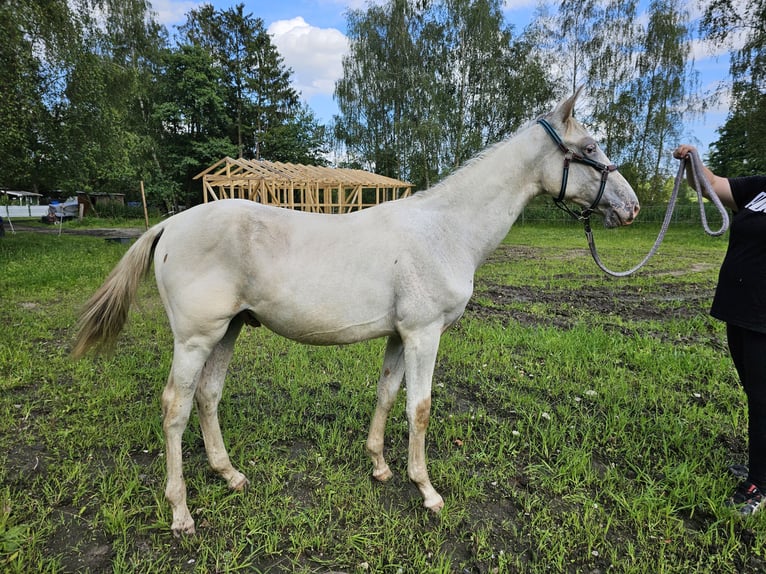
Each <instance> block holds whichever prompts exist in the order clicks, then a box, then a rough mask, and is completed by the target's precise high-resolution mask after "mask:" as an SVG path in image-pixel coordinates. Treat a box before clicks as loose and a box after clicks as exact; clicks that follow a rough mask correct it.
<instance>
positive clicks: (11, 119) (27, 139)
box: [0, 0, 80, 190]
mask: <svg viewBox="0 0 766 574" xmlns="http://www.w3.org/2000/svg"><path fill="white" fill-rule="evenodd" d="M0 32H1V33H2V37H3V41H2V42H0V125H2V129H0V186H3V187H7V188H21V189H34V190H45V189H46V188H49V187H50V186H51V185H53V184H54V182H55V170H53V169H51V168H50V158H51V157H52V155H53V154H54V153H55V151H56V148H55V144H54V142H53V137H54V134H55V126H54V123H53V118H52V115H51V111H50V107H51V106H52V105H53V104H54V103H55V102H57V101H60V100H61V98H62V97H63V96H62V92H63V84H62V82H61V80H60V78H61V73H60V71H61V69H62V68H65V67H66V66H67V65H68V63H69V62H71V60H72V55H73V53H74V52H75V51H76V49H75V46H76V45H77V43H78V42H79V38H80V36H79V33H78V31H77V27H76V26H75V25H74V16H73V14H72V12H71V10H70V6H69V4H68V3H67V2H66V1H65V0H50V1H46V2H42V1H40V2H38V1H35V2H31V1H24V0H8V1H7V2H4V3H2V4H0Z"/></svg>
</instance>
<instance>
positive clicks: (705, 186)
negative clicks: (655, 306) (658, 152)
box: [585, 150, 729, 277]
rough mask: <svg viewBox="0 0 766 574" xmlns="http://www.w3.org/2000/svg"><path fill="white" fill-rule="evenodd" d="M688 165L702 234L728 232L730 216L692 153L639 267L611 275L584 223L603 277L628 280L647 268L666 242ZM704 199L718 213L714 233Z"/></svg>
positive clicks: (681, 169)
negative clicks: (717, 224) (698, 210)
mask: <svg viewBox="0 0 766 574" xmlns="http://www.w3.org/2000/svg"><path fill="white" fill-rule="evenodd" d="M687 161H689V162H690V165H691V170H692V178H693V179H694V190H695V191H696V192H697V200H698V203H699V208H700V218H701V219H702V227H703V228H704V229H705V233H707V234H708V235H712V236H714V237H715V236H718V235H723V234H724V233H726V230H727V229H729V213H728V212H727V211H726V208H725V207H724V206H723V204H722V203H721V200H720V199H719V198H718V196H717V195H716V194H715V192H714V191H713V189H712V188H711V187H710V182H709V181H708V180H707V178H706V177H705V173H704V172H703V170H702V160H701V159H700V157H699V154H698V153H697V150H692V151H691V152H689V154H688V155H687V156H686V157H685V158H681V165H680V166H679V167H678V174H676V181H675V184H674V185H673V192H672V193H671V194H670V199H669V200H668V209H667V211H666V212H665V219H664V220H663V221H662V226H661V227H660V233H659V235H657V239H656V241H655V242H654V245H652V248H651V249H650V250H649V253H648V254H647V256H646V257H644V259H643V260H642V261H641V262H640V263H639V264H638V265H636V266H635V267H633V268H632V269H628V270H627V271H612V270H610V269H608V268H607V267H606V266H605V265H604V264H603V263H602V262H601V259H600V258H599V256H598V253H597V252H596V242H595V241H594V239H593V232H592V231H591V228H590V225H589V224H587V223H586V225H585V236H586V237H587V238H588V247H589V248H590V254H591V255H592V256H593V261H595V262H596V265H598V267H599V269H601V270H602V271H603V272H604V273H606V274H607V275H611V276H612V277H627V276H628V275H632V274H633V273H635V272H636V271H638V270H639V269H641V267H643V266H644V265H646V262H647V261H649V259H650V258H651V257H652V255H654V254H655V253H656V252H657V250H658V249H659V248H660V244H661V243H662V240H663V239H664V238H665V233H666V232H667V230H668V227H669V226H670V220H671V218H672V217H673V210H674V209H675V206H676V200H677V199H678V192H679V190H680V189H681V182H682V181H683V180H684V174H685V172H686V162H687ZM703 195H704V196H707V197H708V198H709V199H710V201H712V202H713V205H715V207H716V209H718V213H720V214H721V219H722V223H721V228H720V229H718V230H717V231H713V230H711V229H710V226H709V225H708V222H707V215H706V214H705V204H704V202H703V201H702V198H703Z"/></svg>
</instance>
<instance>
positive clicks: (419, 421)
mask: <svg viewBox="0 0 766 574" xmlns="http://www.w3.org/2000/svg"><path fill="white" fill-rule="evenodd" d="M440 336H441V329H429V330H428V331H421V332H418V333H416V334H415V335H412V336H409V337H407V338H406V339H405V340H404V362H405V373H406V374H405V376H406V378H407V420H408V422H409V426H410V442H409V455H408V459H407V472H408V474H409V477H410V480H411V481H412V482H414V483H415V485H416V486H417V487H418V490H420V494H421V495H422V496H423V505H424V506H425V507H426V508H429V509H430V510H432V511H434V512H439V511H440V510H441V509H442V507H443V506H444V499H442V497H441V495H440V494H439V493H438V492H436V490H435V489H434V487H433V486H432V485H431V480H430V479H429V477H428V469H427V468H426V445H425V442H426V429H427V428H428V420H429V418H430V416H431V381H432V378H433V373H434V365H435V364H436V353H437V351H438V349H439V338H440Z"/></svg>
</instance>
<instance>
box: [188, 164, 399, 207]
mask: <svg viewBox="0 0 766 574" xmlns="http://www.w3.org/2000/svg"><path fill="white" fill-rule="evenodd" d="M194 179H202V189H203V195H204V201H205V203H207V202H208V201H212V200H216V199H225V198H240V199H249V200H251V201H257V202H259V203H265V204H267V205H277V206H280V207H287V208H290V209H300V210H303V211H312V212H316V213H348V212H350V211H356V210H359V209H364V208H365V207H371V206H373V205H378V204H379V203H383V202H384V201H391V200H394V199H400V198H402V197H407V196H408V195H410V194H411V193H412V184H410V183H407V182H404V181H399V180H397V179H392V178H390V177H384V176H382V175H377V174H374V173H370V172H367V171H362V170H359V169H340V168H329V167H318V166H311V165H298V164H292V163H280V162H272V161H264V160H246V159H232V158H230V157H225V158H223V159H222V160H221V161H219V162H217V163H215V164H214V165H212V166H210V167H209V168H208V169H206V170H205V171H203V172H202V173H200V174H198V175H197V176H195V178H194Z"/></svg>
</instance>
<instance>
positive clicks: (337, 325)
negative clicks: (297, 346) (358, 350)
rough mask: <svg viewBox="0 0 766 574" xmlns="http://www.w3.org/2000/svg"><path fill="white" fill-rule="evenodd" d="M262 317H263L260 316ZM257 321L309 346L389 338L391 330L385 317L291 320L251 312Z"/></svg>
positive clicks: (387, 318)
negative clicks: (340, 319)
mask: <svg viewBox="0 0 766 574" xmlns="http://www.w3.org/2000/svg"><path fill="white" fill-rule="evenodd" d="M264 315H265V316H264ZM255 316H256V317H257V318H258V321H259V322H260V323H261V324H262V325H264V326H265V327H266V328H268V329H270V330H271V331H274V332H275V333H277V334H278V335H282V336H283V337H287V338H288V339H292V340H294V341H298V342H301V343H307V344H310V345H345V344H348V343H356V342H359V341H366V340H368V339H376V338H378V337H385V336H388V335H392V334H393V333H394V332H395V330H394V328H393V324H392V322H391V320H390V319H389V317H388V315H386V316H384V317H379V318H373V319H369V320H364V321H361V320H358V321H338V320H332V318H328V319H324V320H317V319H314V320H311V319H309V320H291V319H290V318H289V317H279V316H275V314H274V313H266V314H261V313H255Z"/></svg>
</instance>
